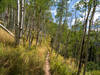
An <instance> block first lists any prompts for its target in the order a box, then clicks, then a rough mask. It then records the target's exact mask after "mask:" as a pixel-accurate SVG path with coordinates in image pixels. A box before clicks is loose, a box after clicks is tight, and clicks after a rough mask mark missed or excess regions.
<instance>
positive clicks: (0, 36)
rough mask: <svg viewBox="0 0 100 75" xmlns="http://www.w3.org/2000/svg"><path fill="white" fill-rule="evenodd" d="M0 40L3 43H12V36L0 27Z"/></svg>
mask: <svg viewBox="0 0 100 75" xmlns="http://www.w3.org/2000/svg"><path fill="white" fill-rule="evenodd" d="M0 42H2V43H5V44H13V43H14V37H12V36H11V35H9V34H8V33H7V32H6V31H5V30H3V29H2V28H0Z"/></svg>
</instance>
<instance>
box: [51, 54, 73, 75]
mask: <svg viewBox="0 0 100 75" xmlns="http://www.w3.org/2000/svg"><path fill="white" fill-rule="evenodd" d="M50 67H51V68H50V71H51V75H72V72H71V70H70V69H69V68H68V66H67V64H65V62H64V59H63V57H61V56H60V55H56V54H55V53H52V54H51V55H50Z"/></svg>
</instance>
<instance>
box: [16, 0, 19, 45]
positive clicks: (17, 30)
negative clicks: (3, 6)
mask: <svg viewBox="0 0 100 75" xmlns="http://www.w3.org/2000/svg"><path fill="white" fill-rule="evenodd" d="M17 16H18V18H17V24H16V27H15V45H19V42H20V0H17Z"/></svg>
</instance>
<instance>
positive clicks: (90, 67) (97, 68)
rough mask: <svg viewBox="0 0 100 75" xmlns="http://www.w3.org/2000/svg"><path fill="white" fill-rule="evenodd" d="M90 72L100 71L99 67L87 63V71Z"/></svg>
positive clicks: (92, 63)
mask: <svg viewBox="0 0 100 75" xmlns="http://www.w3.org/2000/svg"><path fill="white" fill-rule="evenodd" d="M92 70H100V66H99V65H98V64H95V63H94V62H88V64H87V71H92Z"/></svg>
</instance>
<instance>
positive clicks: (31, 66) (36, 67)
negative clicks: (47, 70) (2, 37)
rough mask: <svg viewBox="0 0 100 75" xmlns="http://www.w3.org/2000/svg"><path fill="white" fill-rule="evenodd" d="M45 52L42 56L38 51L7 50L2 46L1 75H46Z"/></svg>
mask: <svg viewBox="0 0 100 75" xmlns="http://www.w3.org/2000/svg"><path fill="white" fill-rule="evenodd" d="M45 52H46V51H45ZM45 52H44V53H43V54H42V56H41V52H40V50H38V49H34V48H33V49H32V50H27V49H26V48H23V47H22V46H20V47H18V48H13V47H12V48H9V47H7V48H5V47H4V46H3V45H2V44H0V75H44V71H43V64H44V61H45V54H46V53H45Z"/></svg>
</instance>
